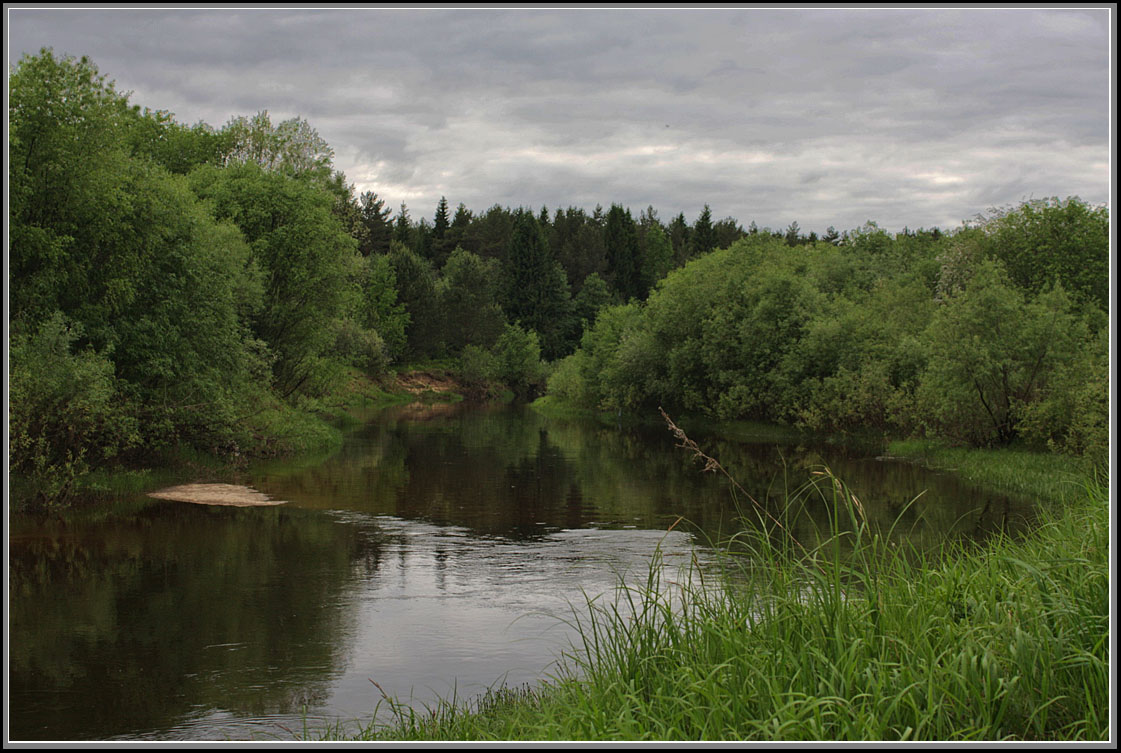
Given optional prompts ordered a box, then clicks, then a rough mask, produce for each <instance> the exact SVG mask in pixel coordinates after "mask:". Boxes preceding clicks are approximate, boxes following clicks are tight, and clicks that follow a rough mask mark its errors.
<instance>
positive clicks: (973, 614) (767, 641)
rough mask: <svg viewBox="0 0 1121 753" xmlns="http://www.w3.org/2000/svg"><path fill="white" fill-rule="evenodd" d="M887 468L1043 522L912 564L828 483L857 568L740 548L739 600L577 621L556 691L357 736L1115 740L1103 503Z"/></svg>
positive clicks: (1069, 482) (450, 709)
mask: <svg viewBox="0 0 1121 753" xmlns="http://www.w3.org/2000/svg"><path fill="white" fill-rule="evenodd" d="M892 452H893V454H898V455H904V454H906V455H908V456H909V457H911V458H912V459H916V460H919V459H922V460H923V461H924V462H929V463H934V464H936V465H940V466H942V467H946V468H956V469H957V471H958V472H962V473H966V474H969V477H970V478H971V479H972V480H973V481H974V482H976V483H980V484H984V485H987V486H989V487H992V488H1005V489H1012V488H1014V489H1015V490H1017V491H1018V492H1020V493H1025V494H1030V495H1032V496H1033V497H1034V498H1037V499H1039V500H1041V501H1043V502H1048V503H1051V504H1045V505H1043V506H1042V507H1043V509H1042V511H1041V517H1042V521H1041V524H1040V526H1039V527H1038V529H1037V530H1036V531H1035V532H1034V533H1033V534H1031V535H1029V536H1027V537H1025V538H1024V539H1022V540H1012V539H1010V538H1008V537H996V538H994V539H992V540H990V541H988V542H986V543H984V544H982V545H980V546H976V547H969V548H966V547H964V546H958V547H954V548H953V549H952V550H951V551H948V552H943V553H941V554H940V555H939V556H931V555H920V554H918V553H916V552H901V551H899V550H898V549H896V548H892V547H890V546H885V545H884V543H883V540H882V539H879V538H878V537H873V536H871V535H869V532H868V531H867V529H865V528H863V527H862V526H860V525H859V522H858V520H859V515H858V513H857V512H856V511H857V510H859V505H858V503H856V502H855V500H854V499H853V498H851V497H848V496H847V495H846V494H845V493H844V487H843V485H840V484H836V483H835V480H834V479H832V478H828V477H823V478H822V484H821V485H820V486H819V487H817V488H816V489H811V490H802V492H803V493H820V494H822V495H823V496H825V497H826V498H827V499H829V500H830V501H831V502H833V503H834V504H835V505H836V506H837V507H836V509H837V510H838V512H842V513H844V514H845V515H846V517H847V516H849V515H851V516H852V519H853V520H855V521H857V522H858V524H857V525H856V526H855V527H854V529H853V531H854V532H853V533H851V534H849V538H847V539H846V541H845V545H846V548H847V547H849V546H851V548H852V550H853V552H854V554H853V555H852V556H851V557H847V558H845V559H843V560H842V559H841V558H840V556H839V547H838V548H836V549H835V548H832V547H831V546H828V545H827V546H825V547H823V548H819V549H818V550H816V551H815V552H813V553H811V554H812V556H804V555H803V556H794V557H788V556H786V555H787V554H789V552H786V553H784V552H782V551H780V550H781V549H782V548H783V547H781V546H776V545H774V543H773V542H772V541H771V540H768V539H763V538H759V539H748V540H745V541H743V542H741V543H746V544H747V545H748V551H749V552H750V554H749V555H748V556H741V555H737V556H732V555H727V556H726V557H725V565H726V567H727V568H728V570H729V571H730V572H733V573H735V574H736V577H735V578H733V579H730V580H729V582H741V583H742V582H745V579H746V582H748V583H749V584H750V588H737V587H732V586H724V587H720V588H715V589H713V588H707V589H702V588H694V589H689V588H686V589H684V590H681V589H674V591H673V594H674V598H676V599H678V600H679V603H676V604H671V603H670V602H669V596H668V595H667V592H666V591H665V590H664V589H661V588H659V587H658V586H659V584H658V583H656V582H652V583H650V585H649V588H647V589H645V590H643V591H642V592H638V593H633V594H632V596H631V601H630V602H629V603H625V604H616V605H599V606H598V607H597V608H596V609H594V610H593V611H592V617H591V618H590V619H585V620H584V621H582V622H581V624H580V628H581V634H582V636H583V645H581V646H579V647H578V649H579V651H578V654H577V657H571V658H570V661H569V663H568V665H567V667H566V668H565V669H564V670H562V671H561V672H559V673H558V674H557V676H556V680H555V681H554V682H552V683H550V684H547V685H541V686H539V687H534V688H529V687H521V688H516V689H497V690H495V691H494V692H492V693H489V694H488V695H487V696H485V697H483V698H481V699H479V700H477V701H475V702H474V703H473V704H471V705H469V706H468V707H467V708H463V707H462V706H461V707H454V706H452V705H451V704H442V705H439V706H437V707H435V708H433V709H431V710H430V711H429V713H417V712H414V711H413V710H410V709H408V708H406V707H404V706H394V702H393V701H391V700H390V699H388V698H387V699H385V704H386V705H387V706H388V707H389V708H391V709H393V710H394V711H395V716H394V717H393V719H391V720H390V722H389V723H383V724H380V725H379V724H373V723H371V724H370V725H369V726H367V727H366V728H364V729H362V730H360V732H359V734H358V735H357V737H358V738H359V739H365V740H389V739H396V740H516V739H538V740H640V739H645V740H768V741H770V740H830V741H838V740H962V741H964V740H970V741H976V740H1107V739H1109V734H1110V730H1109V699H1110V685H1109V572H1110V571H1109V544H1110V537H1109V524H1110V513H1109V504H1108V484H1107V483H1105V481H1104V480H1094V479H1092V478H1090V477H1087V476H1082V477H1081V478H1080V479H1079V477H1078V475H1077V470H1076V468H1077V466H1078V464H1077V463H1076V462H1073V461H1071V460H1070V459H1063V458H1061V457H1058V456H1056V457H1055V458H1053V459H1052V461H1051V462H1050V463H1045V464H1044V465H1043V466H1042V467H1041V468H1040V470H1038V471H1037V472H1029V469H1030V468H1031V467H1032V465H1033V464H1036V463H1039V462H1040V458H1039V457H1038V455H1037V454H1035V453H1030V454H1025V453H1018V452H1015V451H1001V452H999V453H996V454H993V453H990V452H984V451H959V450H951V449H948V448H944V447H938V446H934V445H911V446H900V445H893V446H892ZM1054 475H1059V476H1061V478H1052V476H1054ZM1013 479H1015V480H1014V481H1013ZM1076 479H1078V480H1077V481H1076ZM760 563H767V566H766V567H760ZM652 572H654V570H653V569H652ZM681 580H683V581H685V582H690V581H689V580H688V579H681ZM631 614H636V615H637V617H636V618H633V619H632V618H631V617H630V615H631ZM383 719H384V717H383ZM325 736H327V737H335V736H336V735H334V734H326V735H325Z"/></svg>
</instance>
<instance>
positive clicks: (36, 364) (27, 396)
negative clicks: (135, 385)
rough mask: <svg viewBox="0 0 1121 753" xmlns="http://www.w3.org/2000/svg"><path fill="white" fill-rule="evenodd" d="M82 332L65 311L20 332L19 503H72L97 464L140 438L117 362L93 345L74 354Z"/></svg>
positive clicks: (12, 464)
mask: <svg viewBox="0 0 1121 753" xmlns="http://www.w3.org/2000/svg"><path fill="white" fill-rule="evenodd" d="M79 334H80V329H79V327H77V325H73V324H71V323H69V322H67V320H66V318H65V317H64V316H63V315H62V314H60V313H55V314H54V315H53V316H51V317H50V318H49V319H47V320H46V321H45V322H43V323H42V324H41V325H40V326H39V327H38V328H37V329H35V330H34V331H33V332H31V333H25V332H19V331H18V328H17V331H15V332H13V335H12V343H11V375H10V383H9V387H10V392H9V406H10V411H11V412H10V414H9V419H8V429H9V432H10V443H9V447H8V452H9V455H8V464H9V470H10V472H11V473H12V475H13V477H16V478H15V480H16V481H17V483H13V497H14V501H15V502H16V503H17V505H19V504H29V503H35V504H38V505H41V506H46V505H53V504H60V503H62V502H64V501H65V500H66V498H67V497H68V496H69V494H70V493H71V491H72V489H73V484H74V481H76V480H77V479H78V478H79V477H81V476H82V475H84V474H85V473H86V472H87V471H88V470H89V469H90V467H91V464H97V463H100V462H104V461H106V460H108V459H110V458H113V457H115V456H117V454H118V453H120V452H121V451H123V450H125V449H128V448H129V447H131V446H133V445H134V444H136V443H137V442H138V441H139V432H138V426H137V421H136V418H135V416H133V415H130V413H129V412H128V411H127V410H126V409H125V408H124V407H123V406H122V402H121V399H120V394H119V392H118V389H117V382H116V379H115V377H114V376H113V363H112V362H111V361H110V360H109V359H108V358H106V357H105V356H104V355H102V354H99V353H95V352H93V351H91V350H86V351H82V352H73V344H74V342H75V340H77V338H78V336H79Z"/></svg>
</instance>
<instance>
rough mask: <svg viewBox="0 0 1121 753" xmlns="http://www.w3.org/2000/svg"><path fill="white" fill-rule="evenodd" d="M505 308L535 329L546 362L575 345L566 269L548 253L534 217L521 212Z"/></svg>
mask: <svg viewBox="0 0 1121 753" xmlns="http://www.w3.org/2000/svg"><path fill="white" fill-rule="evenodd" d="M507 259H508V261H507V264H506V279H505V285H504V291H503V292H504V295H503V304H504V305H503V307H504V309H505V311H506V315H507V316H508V317H509V319H510V320H511V321H513V322H521V324H522V326H523V327H526V328H528V329H531V330H534V331H536V332H537V334H538V335H539V336H540V338H541V351H542V353H543V355H544V356H545V357H546V358H547V359H550V360H552V359H554V358H557V357H559V356H561V355H564V354H565V352H566V351H567V350H569V349H570V348H571V347H572V345H574V343H573V340H574V335H575V332H574V329H575V324H576V323H575V322H574V320H573V308H572V298H571V295H570V294H569V287H568V280H567V279H566V278H565V273H564V268H563V267H561V265H560V262H558V261H557V260H556V258H555V257H554V256H553V254H552V253H551V252H550V251H549V244H548V241H546V239H545V235H544V233H542V231H541V227H540V226H539V225H538V224H537V220H536V219H534V217H533V215H532V214H530V213H529V212H526V211H519V212H518V213H517V215H516V217H515V221H514V232H513V235H512V236H511V238H510V248H509V251H508V254H507Z"/></svg>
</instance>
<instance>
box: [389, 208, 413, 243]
mask: <svg viewBox="0 0 1121 753" xmlns="http://www.w3.org/2000/svg"><path fill="white" fill-rule="evenodd" d="M412 234H413V227H412V223H411V222H410V221H409V208H408V207H407V206H405V202H403V201H402V202H401V211H400V212H398V213H397V218H396V219H395V220H394V221H393V240H395V241H397V242H398V243H401V244H403V245H406V246H408V245H409V243H410V241H412Z"/></svg>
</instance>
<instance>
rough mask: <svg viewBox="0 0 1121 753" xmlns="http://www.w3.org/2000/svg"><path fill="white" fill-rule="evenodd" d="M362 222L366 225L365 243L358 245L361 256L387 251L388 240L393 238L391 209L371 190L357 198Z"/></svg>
mask: <svg viewBox="0 0 1121 753" xmlns="http://www.w3.org/2000/svg"><path fill="white" fill-rule="evenodd" d="M359 204H360V207H361V212H362V224H364V225H365V226H366V243H365V244H364V245H359V250H360V251H361V252H362V255H363V256H369V255H370V254H385V253H389V241H390V240H392V238H393V224H392V223H391V222H390V221H389V215H390V214H391V211H390V209H389V207H387V206H386V205H385V200H384V199H380V198H378V195H377V194H376V193H374V192H373V191H366V192H365V193H363V194H362V197H361V198H360V199H359Z"/></svg>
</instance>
